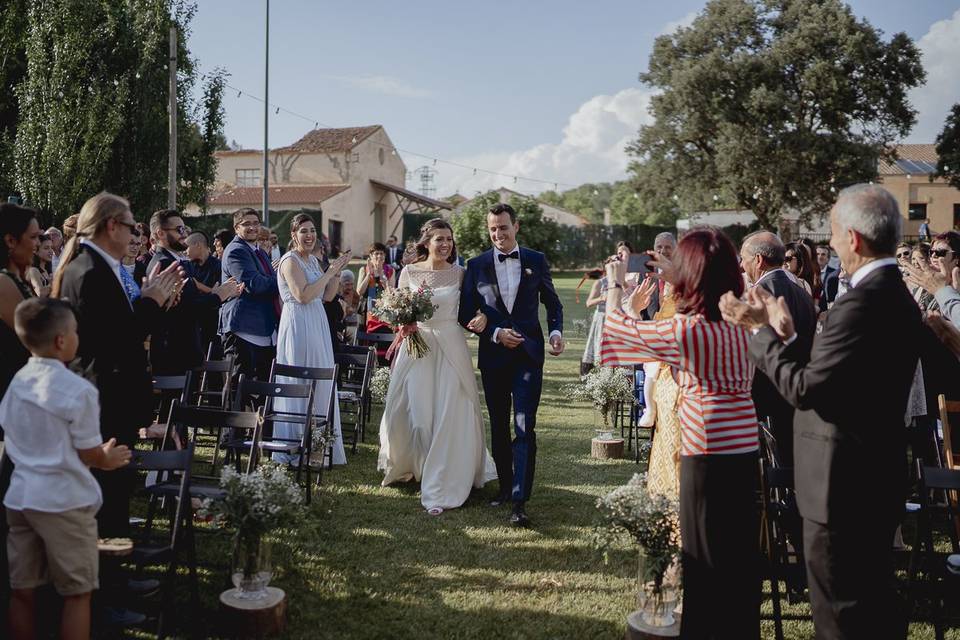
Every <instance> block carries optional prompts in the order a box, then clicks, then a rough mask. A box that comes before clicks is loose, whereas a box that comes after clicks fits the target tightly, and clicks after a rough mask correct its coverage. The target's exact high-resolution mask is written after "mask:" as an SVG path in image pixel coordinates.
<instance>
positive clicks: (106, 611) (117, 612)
mask: <svg viewBox="0 0 960 640" xmlns="http://www.w3.org/2000/svg"><path fill="white" fill-rule="evenodd" d="M146 620H147V616H145V615H143V614H142V613H137V612H136V611H131V610H130V609H121V608H119V607H104V608H103V621H104V623H105V624H106V625H107V626H109V627H114V628H124V627H135V626H137V625H138V624H143V623H144V622H145V621H146Z"/></svg>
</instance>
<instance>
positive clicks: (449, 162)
mask: <svg viewBox="0 0 960 640" xmlns="http://www.w3.org/2000/svg"><path fill="white" fill-rule="evenodd" d="M200 77H201V78H211V77H215V76H214V74H212V73H201V74H200ZM223 86H224V87H225V88H227V89H230V90H231V91H236V92H237V97H238V98H240V97H243V96H246V97H248V98H250V99H252V100H256V101H257V102H263V101H264V100H263V98H260V97H258V96H256V95H254V94H252V93H244V92H243V90H242V89H239V88H237V87H235V86H233V85H231V84H229V83H227V82H224V83H223ZM91 92H92V89H91ZM269 106H272V107H274V108H275V113H276V114H279V113H280V112H281V111H283V112H284V113H286V114H288V115H291V116H293V117H295V118H299V119H301V120H304V121H305V122H308V123H311V124H312V125H313V128H314V129H319V128H320V126H321V125H322V126H324V127H328V128H331V129H336V128H338V127H334V126H332V125H329V124H325V123H323V122H320V121H319V120H316V119H314V118H308V117H307V116H305V115H303V114H302V113H297V112H296V111H292V110H290V109H287V108H286V107H282V106H279V105H277V104H270V105H269ZM369 142H370V143H371V144H374V145H378V146H381V147H384V148H388V149H390V154H391V155H394V156H395V155H397V152H398V151H399V152H402V153H404V154H407V155H409V156H415V157H418V158H423V159H424V160H432V161H433V164H434V166H436V164H437V163H438V162H442V163H443V164H445V165H448V166H451V167H458V168H460V169H468V170H471V171H473V174H474V175H477V171H482V172H484V173H485V174H487V175H491V176H497V177H500V178H510V179H512V180H513V182H514V184H516V183H517V181H518V180H524V181H526V182H534V183H537V184H542V185H551V184H552V185H553V189H554V191H558V190H559V188H560V187H561V186H562V187H566V188H570V189H573V188H576V187H578V186H580V185H576V184H572V183H569V182H556V181H553V180H544V179H542V178H533V177H529V176H520V175H514V174H509V173H501V172H499V171H491V170H490V169H484V168H482V167H474V166H471V165H466V164H463V163H460V162H455V161H452V160H445V159H443V158H437V157H435V156H433V155H425V154H423V153H417V152H416V151H411V150H409V149H400V148H398V147H392V146H390V145H388V144H384V143H382V142H377V141H376V140H369ZM352 143H353V144H356V143H357V137H356V136H353V139H352Z"/></svg>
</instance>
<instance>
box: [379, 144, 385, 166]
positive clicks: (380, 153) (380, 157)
mask: <svg viewBox="0 0 960 640" xmlns="http://www.w3.org/2000/svg"><path fill="white" fill-rule="evenodd" d="M385 156H386V154H385V153H384V152H383V147H380V150H379V151H377V158H378V159H379V160H380V164H383V160H384V157H385Z"/></svg>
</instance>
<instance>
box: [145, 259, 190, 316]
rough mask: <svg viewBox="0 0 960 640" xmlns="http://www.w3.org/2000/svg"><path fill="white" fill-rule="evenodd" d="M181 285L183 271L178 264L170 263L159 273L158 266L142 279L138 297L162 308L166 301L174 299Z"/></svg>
mask: <svg viewBox="0 0 960 640" xmlns="http://www.w3.org/2000/svg"><path fill="white" fill-rule="evenodd" d="M182 284H183V269H181V268H180V265H179V263H177V262H172V263H171V264H170V266H169V267H167V268H166V269H164V270H163V271H160V265H159V264H158V265H156V266H154V267H153V270H151V271H150V273H149V274H147V277H146V278H145V279H144V281H143V288H142V289H141V290H140V295H141V297H143V298H150V299H151V300H153V301H154V302H156V303H157V304H158V305H160V306H161V307H163V306H165V305H166V304H167V302H168V301H170V300H171V299H172V298H175V296H176V295H177V294H178V293H179V289H180V287H181V286H182Z"/></svg>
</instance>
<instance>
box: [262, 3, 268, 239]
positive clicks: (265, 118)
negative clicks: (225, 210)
mask: <svg viewBox="0 0 960 640" xmlns="http://www.w3.org/2000/svg"><path fill="white" fill-rule="evenodd" d="M263 43H264V47H263V179H262V180H261V181H260V182H261V184H262V185H263V224H264V226H267V227H269V226H270V192H269V191H268V189H267V187H268V186H269V182H270V179H269V178H268V177H267V176H268V170H269V168H270V146H269V139H270V137H269V131H270V122H269V118H270V0H266V19H265V20H264V39H263Z"/></svg>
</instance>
